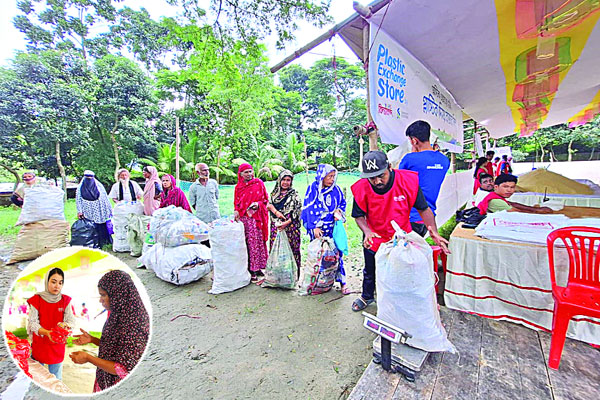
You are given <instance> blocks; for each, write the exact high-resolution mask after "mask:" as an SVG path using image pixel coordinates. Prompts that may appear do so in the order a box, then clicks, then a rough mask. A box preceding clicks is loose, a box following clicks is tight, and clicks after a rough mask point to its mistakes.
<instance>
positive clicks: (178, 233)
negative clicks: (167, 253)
mask: <svg viewBox="0 0 600 400" xmlns="http://www.w3.org/2000/svg"><path fill="white" fill-rule="evenodd" d="M208 231H209V226H208V225H207V224H206V223H204V222H202V221H201V220H200V219H199V218H198V217H196V216H195V215H194V214H192V213H190V212H189V211H186V210H184V209H182V208H180V207H175V206H169V207H166V208H161V209H159V210H157V211H156V212H155V213H154V214H153V215H152V219H151V220H150V231H149V232H150V233H151V234H152V235H153V236H154V238H155V240H156V243H161V244H162V245H163V246H166V247H177V246H181V245H184V244H192V243H201V242H204V241H205V240H208Z"/></svg>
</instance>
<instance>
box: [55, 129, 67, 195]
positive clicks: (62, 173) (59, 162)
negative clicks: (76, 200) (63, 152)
mask: <svg viewBox="0 0 600 400" xmlns="http://www.w3.org/2000/svg"><path fill="white" fill-rule="evenodd" d="M56 165H57V166H58V172H59V173H60V179H62V189H63V192H64V197H63V201H64V202H66V201H67V174H65V167H64V166H63V164H62V160H61V158H60V142H59V141H58V140H57V141H56Z"/></svg>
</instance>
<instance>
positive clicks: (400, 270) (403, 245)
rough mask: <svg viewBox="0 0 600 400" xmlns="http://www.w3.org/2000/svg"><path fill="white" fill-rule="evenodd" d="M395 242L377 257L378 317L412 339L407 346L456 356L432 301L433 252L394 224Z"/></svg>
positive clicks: (393, 222) (433, 292) (433, 295)
mask: <svg viewBox="0 0 600 400" xmlns="http://www.w3.org/2000/svg"><path fill="white" fill-rule="evenodd" d="M392 226H393V227H394V229H395V230H396V233H395V235H394V238H393V239H392V240H390V241H389V242H387V243H383V244H382V245H381V246H380V247H379V250H378V251H377V254H375V264H376V266H377V267H376V273H375V276H376V285H377V317H378V318H380V319H382V320H383V321H386V322H389V323H391V324H392V325H395V326H397V327H399V328H402V329H404V330H405V331H406V332H408V333H409V334H411V335H412V337H411V338H410V339H408V340H407V342H406V343H407V344H409V345H410V346H413V347H416V348H419V349H422V350H425V351H430V352H438V351H449V352H451V353H454V352H456V349H455V347H454V346H453V345H452V343H450V341H449V340H448V337H447V335H446V331H445V330H444V327H443V326H442V322H441V320H440V313H439V310H438V306H437V300H436V297H435V276H434V272H433V260H432V250H431V247H430V246H429V244H427V242H426V241H425V239H423V238H422V237H421V236H419V235H418V234H416V233H415V232H411V233H408V234H407V233H406V232H404V231H403V230H402V229H400V227H399V226H398V224H396V222H395V221H392Z"/></svg>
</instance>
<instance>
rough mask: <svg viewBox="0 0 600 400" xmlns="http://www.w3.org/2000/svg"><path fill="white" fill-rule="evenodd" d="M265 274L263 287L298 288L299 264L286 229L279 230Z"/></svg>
mask: <svg viewBox="0 0 600 400" xmlns="http://www.w3.org/2000/svg"><path fill="white" fill-rule="evenodd" d="M264 274H265V280H264V282H263V283H262V285H261V286H262V287H280V288H284V289H294V288H296V282H297V277H298V265H296V260H295V259H294V253H293V252H292V247H291V246H290V242H289V240H288V238H287V234H286V233H285V231H279V232H277V236H276V237H275V240H274V241H273V247H272V248H271V252H270V253H269V259H268V260H267V267H266V268H265V271H264Z"/></svg>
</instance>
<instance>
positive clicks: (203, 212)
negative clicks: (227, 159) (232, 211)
mask: <svg viewBox="0 0 600 400" xmlns="http://www.w3.org/2000/svg"><path fill="white" fill-rule="evenodd" d="M196 173H197V174H198V179H196V181H195V182H194V183H192V186H191V187H190V192H189V194H188V197H189V200H190V205H191V206H192V207H194V209H195V210H196V216H197V217H198V218H199V219H200V220H201V221H203V222H206V223H207V224H208V223H210V222H213V221H214V220H215V219H219V218H220V214H219V202H218V200H219V184H218V183H217V181H215V180H214V179H210V170H209V168H208V165H206V164H204V163H198V164H196Z"/></svg>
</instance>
